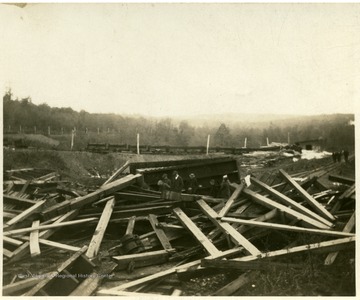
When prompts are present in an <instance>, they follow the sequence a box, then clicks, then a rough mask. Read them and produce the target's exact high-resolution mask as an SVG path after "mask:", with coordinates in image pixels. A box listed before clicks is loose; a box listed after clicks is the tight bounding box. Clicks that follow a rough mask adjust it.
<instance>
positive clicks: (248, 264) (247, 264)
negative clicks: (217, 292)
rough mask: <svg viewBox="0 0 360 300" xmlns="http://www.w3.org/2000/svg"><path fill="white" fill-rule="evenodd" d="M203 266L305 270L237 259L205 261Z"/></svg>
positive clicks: (297, 266) (271, 262) (229, 268)
mask: <svg viewBox="0 0 360 300" xmlns="http://www.w3.org/2000/svg"><path fill="white" fill-rule="evenodd" d="M201 266H202V267H206V268H217V269H227V270H245V271H246V270H268V271H269V270H272V269H275V268H277V269H284V268H296V269H301V268H303V266H302V265H300V264H290V263H282V262H275V261H266V262H264V261H262V260H254V261H238V260H235V259H229V260H226V259H203V260H202V261H201Z"/></svg>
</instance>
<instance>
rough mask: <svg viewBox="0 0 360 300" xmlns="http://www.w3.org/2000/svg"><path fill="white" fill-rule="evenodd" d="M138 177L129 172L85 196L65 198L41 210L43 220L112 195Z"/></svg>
mask: <svg viewBox="0 0 360 300" xmlns="http://www.w3.org/2000/svg"><path fill="white" fill-rule="evenodd" d="M140 177H142V175H140V174H136V175H132V174H130V175H127V176H125V177H123V178H120V179H118V180H116V181H113V182H110V183H108V184H106V185H104V186H101V187H100V188H99V189H97V190H96V191H94V192H92V193H89V194H87V195H85V196H81V197H77V198H74V199H72V200H65V201H63V202H61V203H59V204H57V205H54V206H52V207H50V208H48V209H46V210H45V211H44V212H43V217H44V219H45V220H47V219H50V218H52V217H54V216H57V215H59V214H61V213H64V212H67V211H70V210H72V209H78V208H81V207H83V206H84V205H86V204H90V203H92V202H95V201H98V200H100V199H102V198H105V197H107V196H110V195H112V194H113V193H115V192H117V191H119V190H121V189H124V188H126V187H128V186H129V185H131V184H133V183H135V182H136V181H137V180H138V179H139V178H140Z"/></svg>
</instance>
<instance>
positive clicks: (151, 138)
mask: <svg viewBox="0 0 360 300" xmlns="http://www.w3.org/2000/svg"><path fill="white" fill-rule="evenodd" d="M353 120H354V115H353V114H333V115H322V116H306V117H302V118H292V119H287V120H278V121H277V120H274V121H272V122H265V123H264V122H247V123H241V121H240V120H239V123H232V124H231V125H229V124H227V122H226V119H224V120H223V122H220V124H219V123H217V124H212V125H202V126H194V125H192V124H191V121H189V120H181V121H175V120H173V119H171V118H150V117H147V118H145V117H142V116H122V115H119V114H96V113H95V114H91V113H88V112H86V111H84V110H81V111H80V112H77V111H74V110H73V109H72V108H69V107H67V108H64V107H61V108H58V107H50V106H49V105H47V104H46V103H44V104H40V105H35V104H33V103H32V101H31V98H30V97H27V98H23V99H13V95H12V93H11V90H9V91H7V92H6V93H5V95H4V96H3V126H4V134H6V133H10V132H13V133H14V132H20V131H21V133H32V134H34V133H36V134H44V135H49V134H50V135H52V136H53V138H56V136H59V135H69V134H70V133H71V132H72V131H73V130H74V129H75V130H76V133H77V135H78V136H86V135H87V141H88V142H93V143H101V142H104V143H114V142H116V143H118V144H136V134H137V133H139V134H140V136H141V143H142V144H149V145H169V146H205V145H206V142H207V137H208V135H210V136H211V140H210V146H212V147H216V146H219V147H243V146H244V143H245V139H246V140H247V143H246V144H247V147H259V146H264V145H266V143H267V139H268V140H269V141H270V142H281V143H287V142H288V141H289V138H290V143H291V144H293V143H295V142H297V141H306V140H314V139H319V138H320V139H322V140H323V141H324V145H325V146H326V148H327V149H328V150H333V149H336V148H337V147H345V146H346V147H350V148H354V144H355V135H354V130H355V128H354V125H352V124H351V121H353Z"/></svg>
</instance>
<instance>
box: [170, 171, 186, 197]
mask: <svg viewBox="0 0 360 300" xmlns="http://www.w3.org/2000/svg"><path fill="white" fill-rule="evenodd" d="M171 183H172V185H171V190H172V194H173V199H174V200H180V199H181V192H182V190H183V188H184V182H183V179H182V178H181V176H180V175H179V173H178V172H177V171H174V172H173V178H172V181H171Z"/></svg>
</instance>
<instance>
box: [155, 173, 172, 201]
mask: <svg viewBox="0 0 360 300" xmlns="http://www.w3.org/2000/svg"><path fill="white" fill-rule="evenodd" d="M158 186H159V189H160V192H161V198H163V199H169V198H170V189H171V180H170V179H169V178H168V176H167V174H166V173H164V174H163V175H162V177H161V179H160V180H159V181H158Z"/></svg>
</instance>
